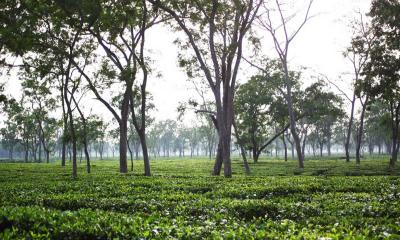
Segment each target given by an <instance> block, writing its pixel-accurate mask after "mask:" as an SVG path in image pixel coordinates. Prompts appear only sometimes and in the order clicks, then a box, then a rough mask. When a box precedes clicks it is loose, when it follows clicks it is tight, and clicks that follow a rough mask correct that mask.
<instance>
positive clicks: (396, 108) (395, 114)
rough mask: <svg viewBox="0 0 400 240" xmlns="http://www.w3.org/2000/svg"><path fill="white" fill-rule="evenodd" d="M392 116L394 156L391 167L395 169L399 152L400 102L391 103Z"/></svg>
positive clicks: (391, 159)
mask: <svg viewBox="0 0 400 240" xmlns="http://www.w3.org/2000/svg"><path fill="white" fill-rule="evenodd" d="M390 105H391V109H390V110H391V117H392V157H391V158H390V162H389V167H390V169H394V168H395V165H396V162H397V155H398V152H399V124H400V119H399V113H400V103H397V105H394V103H391V104H390Z"/></svg>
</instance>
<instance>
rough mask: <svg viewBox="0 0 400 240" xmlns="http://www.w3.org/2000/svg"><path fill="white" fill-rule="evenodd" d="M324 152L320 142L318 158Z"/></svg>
mask: <svg viewBox="0 0 400 240" xmlns="http://www.w3.org/2000/svg"><path fill="white" fill-rule="evenodd" d="M323 151H324V144H323V143H322V142H320V143H319V156H320V157H322V152H323Z"/></svg>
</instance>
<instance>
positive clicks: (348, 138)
mask: <svg viewBox="0 0 400 240" xmlns="http://www.w3.org/2000/svg"><path fill="white" fill-rule="evenodd" d="M355 103H356V93H355V92H354V93H353V99H352V101H351V111H350V119H349V125H348V126H347V134H346V142H345V144H344V149H345V152H346V162H350V138H351V128H352V127H353V121H354V105H355Z"/></svg>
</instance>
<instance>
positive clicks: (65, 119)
mask: <svg viewBox="0 0 400 240" xmlns="http://www.w3.org/2000/svg"><path fill="white" fill-rule="evenodd" d="M61 98H62V100H61V102H62V111H63V115H62V116H63V134H62V139H61V144H62V150H61V166H62V167H65V156H66V152H67V143H66V137H67V132H68V116H67V113H66V110H65V100H64V87H61Z"/></svg>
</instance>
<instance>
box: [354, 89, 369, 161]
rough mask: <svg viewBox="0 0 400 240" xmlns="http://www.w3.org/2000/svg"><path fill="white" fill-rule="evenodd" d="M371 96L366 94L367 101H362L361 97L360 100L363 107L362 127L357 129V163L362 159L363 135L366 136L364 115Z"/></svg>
mask: <svg viewBox="0 0 400 240" xmlns="http://www.w3.org/2000/svg"><path fill="white" fill-rule="evenodd" d="M368 99H369V97H368V96H366V98H365V101H364V102H362V100H361V99H360V102H361V104H362V109H361V115H360V127H359V128H358V131H357V145H356V163H357V164H360V159H361V154H360V150H361V146H362V141H363V136H364V117H365V111H366V109H367V105H368V104H369V102H368Z"/></svg>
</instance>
